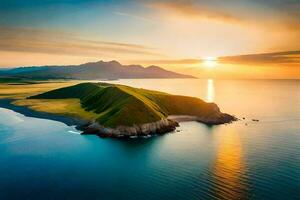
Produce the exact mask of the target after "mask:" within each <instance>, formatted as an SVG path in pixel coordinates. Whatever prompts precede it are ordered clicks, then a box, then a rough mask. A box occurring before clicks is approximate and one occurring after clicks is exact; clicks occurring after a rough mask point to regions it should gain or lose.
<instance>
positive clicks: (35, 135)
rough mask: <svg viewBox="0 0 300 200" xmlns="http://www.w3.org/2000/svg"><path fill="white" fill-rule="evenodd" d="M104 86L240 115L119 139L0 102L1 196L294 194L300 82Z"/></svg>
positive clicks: (299, 176) (299, 157)
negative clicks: (181, 98)
mask: <svg viewBox="0 0 300 200" xmlns="http://www.w3.org/2000/svg"><path fill="white" fill-rule="evenodd" d="M110 82H112V83H120V84H125V85H130V86H134V87H141V88H146V89H154V90H159V91H164V92H168V93H172V94H178V95H188V96H195V97H199V98H202V99H204V100H205V101H208V102H215V103H217V104H218V105H219V107H220V108H221V110H222V111H223V112H227V113H229V114H234V115H235V116H237V117H239V118H240V119H242V120H240V121H237V122H234V123H232V124H228V125H219V126H212V127H209V126H206V125H204V124H201V123H197V122H182V123H180V127H179V128H178V130H180V131H179V132H174V133H169V134H165V135H162V136H154V137H151V138H137V139H127V140H118V139H110V138H105V139H103V138H99V137H97V136H95V135H80V133H79V132H78V131H77V130H76V129H75V128H74V127H69V126H67V125H65V124H63V123H61V122H57V121H53V120H45V119H38V118H32V117H26V116H24V115H22V114H19V113H16V112H14V111H11V110H8V109H4V108H0V152H1V154H0V199H4V200H6V199H30V200H33V199H43V200H44V199H101V200H106V199H107V200H111V199H112V200H115V199H116V200H117V199H118V200H119V199H128V200H131V199H143V200H154V199H159V200H173V199H180V200H193V199H209V200H210V199H230V200H234V199H255V200H256V199H272V200H273V199H275V200H276V199H278V200H282V199H285V200H287V199H298V198H299V196H300V90H299V89H300V81H299V80H213V79H172V80H170V79H136V80H117V81H110ZM243 118H244V119H243ZM253 119H254V120H259V121H253Z"/></svg>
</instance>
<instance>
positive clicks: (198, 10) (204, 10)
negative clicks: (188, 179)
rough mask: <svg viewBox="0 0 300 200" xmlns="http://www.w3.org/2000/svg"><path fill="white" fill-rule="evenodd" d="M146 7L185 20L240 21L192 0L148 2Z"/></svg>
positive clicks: (224, 12) (235, 17) (229, 14)
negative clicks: (184, 18)
mask: <svg viewBox="0 0 300 200" xmlns="http://www.w3.org/2000/svg"><path fill="white" fill-rule="evenodd" d="M148 5H149V6H151V7H153V8H155V9H158V10H161V11H163V12H165V11H167V12H169V13H174V14H177V15H180V16H183V17H187V18H195V19H198V18H209V19H215V20H221V21H227V22H238V21H241V18H240V17H237V16H234V15H232V14H231V13H229V12H226V11H223V10H220V9H218V8H216V7H211V6H208V5H207V4H206V5H205V4H200V3H198V2H196V1H194V0H189V1H184V0H174V1H169V0H167V1H150V2H148Z"/></svg>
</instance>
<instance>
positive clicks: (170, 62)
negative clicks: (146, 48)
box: [128, 59, 202, 65]
mask: <svg viewBox="0 0 300 200" xmlns="http://www.w3.org/2000/svg"><path fill="white" fill-rule="evenodd" d="M128 62H131V63H143V64H147V65H193V64H199V63H201V62H202V60H201V59H163V60H131V61H128Z"/></svg>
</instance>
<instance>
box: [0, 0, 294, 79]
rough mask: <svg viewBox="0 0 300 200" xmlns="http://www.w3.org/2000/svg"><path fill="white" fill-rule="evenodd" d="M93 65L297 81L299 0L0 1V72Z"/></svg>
mask: <svg viewBox="0 0 300 200" xmlns="http://www.w3.org/2000/svg"><path fill="white" fill-rule="evenodd" d="M98 60H105V61H109V60H117V61H119V62H121V63H122V64H141V65H144V66H148V65H158V66H161V67H164V68H166V69H169V70H173V71H177V72H181V73H185V74H191V75H194V76H197V77H215V78H300V1H299V0H286V1H282V0H226V1H221V0H172V1H171V0H165V1H164V0H160V1H159V0H140V1H138V0H136V1H135V0H119V1H118V0H103V1H101V0H43V1H38V0H26V1H25V0H0V67H16V66H33V65H68V64H81V63H85V62H90V61H98Z"/></svg>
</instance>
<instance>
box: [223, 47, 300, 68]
mask: <svg viewBox="0 0 300 200" xmlns="http://www.w3.org/2000/svg"><path fill="white" fill-rule="evenodd" d="M218 60H219V61H220V62H222V63H226V64H247V65H270V64H271V65H274V64H275V65H279V64H280V65H282V66H284V65H294V66H300V50H299V51H285V52H272V53H261V54H248V55H238V56H227V57H221V58H219V59H218Z"/></svg>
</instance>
